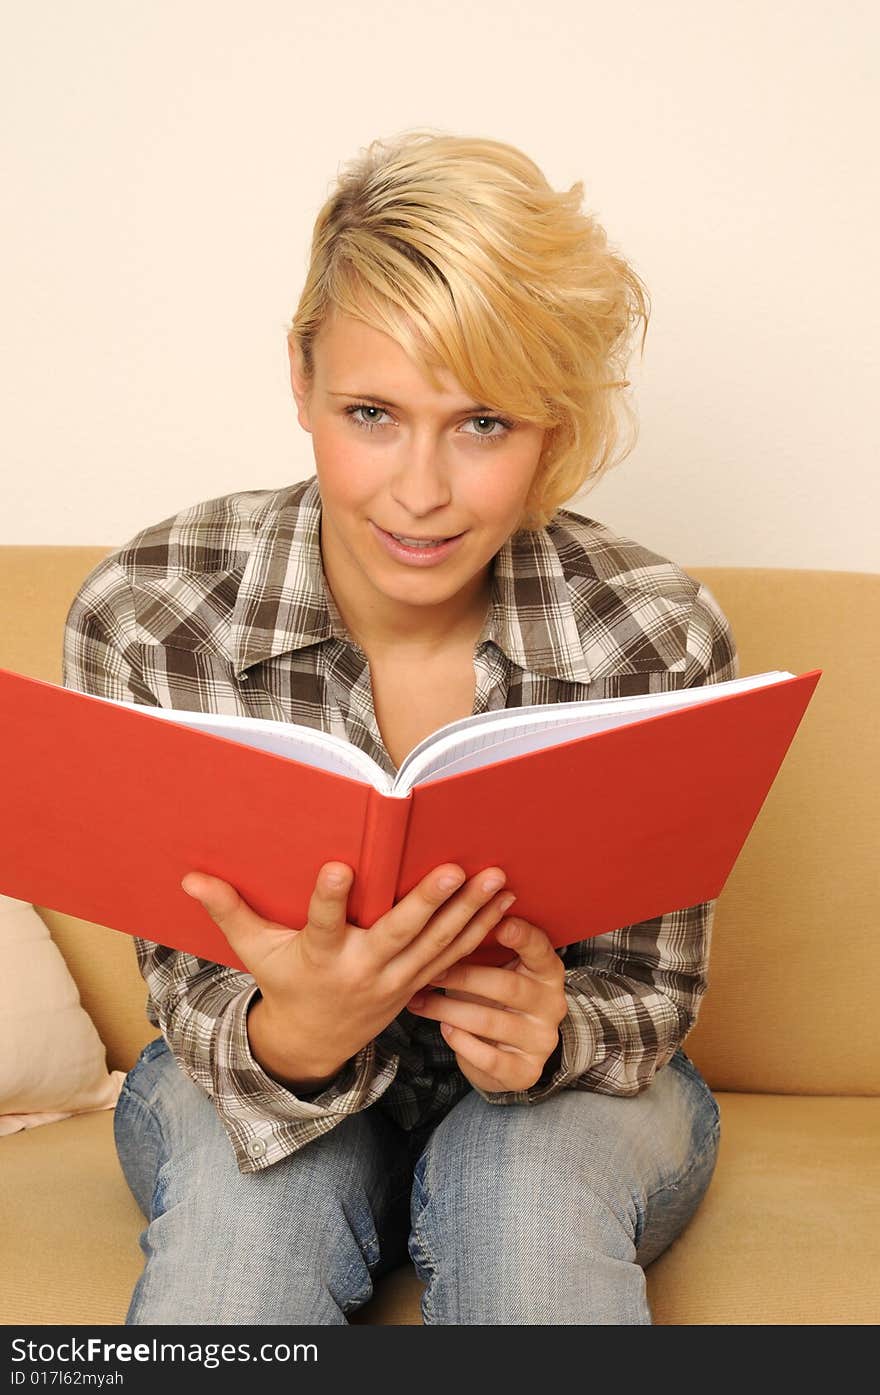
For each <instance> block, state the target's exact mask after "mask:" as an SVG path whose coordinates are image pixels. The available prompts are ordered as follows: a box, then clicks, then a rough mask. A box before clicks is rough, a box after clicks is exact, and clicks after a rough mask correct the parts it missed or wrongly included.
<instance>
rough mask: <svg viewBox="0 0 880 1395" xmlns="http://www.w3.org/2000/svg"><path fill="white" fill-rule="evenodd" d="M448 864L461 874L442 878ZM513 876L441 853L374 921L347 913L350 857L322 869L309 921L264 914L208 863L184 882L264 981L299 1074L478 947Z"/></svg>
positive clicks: (275, 1027)
mask: <svg viewBox="0 0 880 1395" xmlns="http://www.w3.org/2000/svg"><path fill="white" fill-rule="evenodd" d="M334 873H337V874H339V878H340V880H339V883H338V884H334V882H333V879H332V877H333V874H334ZM447 875H454V877H455V885H453V886H451V887H450V886H446V885H444V877H445V876H447ZM505 880H506V877H505V874H504V872H503V871H502V870H501V869H500V868H487V869H484V870H483V871H482V872H480V873H478V874H477V875H476V876H474V877H471V878H470V879H469V880H468V879H466V878H465V874H464V872H463V871H462V869H461V868H460V867H458V866H457V865H455V864H453V865H451V866H450V865H448V864H444V865H442V866H440V867H438V868H436V869H435V870H434V871H433V872H430V873H429V874H428V875H427V876H425V877H423V878H422V880H421V881H420V882H419V883H418V885H417V886H415V887H414V888H413V889H412V891H410V892H409V894H408V895H407V896H404V897H403V899H402V900H400V901H398V902H397V904H396V905H395V906H393V907H392V908H391V910H389V911H388V912H386V914H385V915H383V916H380V917H379V919H378V920H377V921H376V922H375V924H374V925H373V926H371V927H370V928H369V929H368V930H364V929H361V928H360V927H359V926H357V925H354V924H352V923H351V922H350V921H349V920H348V915H347V909H348V894H349V890H350V888H351V884H352V872H351V869H350V868H349V867H348V866H346V865H345V864H344V863H327V864H325V865H324V866H323V867H322V868H321V869H320V871H319V874H318V877H317V880H316V882H315V888H314V891H313V893H312V897H311V900H310V902H309V907H308V919H307V922H306V924H305V926H303V927H302V928H300V929H295V928H292V927H290V926H286V925H277V924H275V923H274V922H271V921H266V920H264V919H263V917H262V916H260V915H258V914H257V913H256V912H255V911H254V910H253V908H252V907H251V906H249V905H248V904H247V902H245V901H244V900H243V898H242V897H241V895H240V894H239V892H238V891H237V890H236V888H235V887H233V886H231V885H230V884H229V883H228V882H224V881H221V880H220V879H219V878H217V877H213V876H209V875H208V874H207V873H204V872H190V873H188V874H187V876H186V877H184V878H183V882H182V883H181V885H182V888H183V890H184V891H185V892H186V893H187V895H190V896H193V897H194V898H195V899H196V900H198V901H200V902H201V904H202V906H203V907H204V909H205V910H206V911H207V913H208V915H210V916H211V918H212V920H214V921H215V923H216V924H217V925H218V926H219V927H220V929H221V930H222V931H223V934H224V935H225V936H226V939H227V940H228V941H229V943H230V945H231V946H232V948H233V949H234V950H235V952H236V954H237V955H238V957H239V959H240V960H241V961H242V963H243V964H244V966H245V968H246V969H247V970H248V972H249V973H250V974H252V975H253V977H254V979H255V980H256V983H257V985H258V987H259V989H260V992H261V995H262V1000H263V1006H262V1008H261V1009H260V1012H261V1020H262V1023H263V1024H264V1028H265V1034H266V1037H267V1040H268V1042H269V1043H270V1045H271V1048H272V1050H271V1055H272V1060H273V1063H274V1069H275V1071H276V1073H279V1072H280V1073H281V1074H283V1075H284V1076H285V1077H286V1078H289V1079H293V1080H302V1079H305V1078H307V1077H313V1078H323V1077H329V1076H332V1075H334V1074H335V1073H336V1072H337V1071H338V1070H339V1069H340V1068H341V1066H342V1065H343V1064H344V1062H345V1061H347V1060H349V1059H350V1058H351V1057H352V1056H353V1055H354V1054H355V1053H356V1052H357V1051H359V1050H360V1049H361V1047H363V1046H364V1045H365V1044H366V1043H367V1042H369V1041H372V1040H373V1039H374V1038H375V1037H376V1036H377V1035H378V1034H379V1033H380V1032H381V1031H382V1030H383V1029H384V1028H385V1027H386V1026H387V1025H388V1024H389V1022H392V1021H393V1020H394V1018H395V1017H397V1015H398V1013H400V1012H401V1011H402V1009H403V1008H404V1007H405V1006H406V1003H407V1001H408V999H409V998H411V997H412V995H413V993H414V992H416V991H417V990H418V989H419V988H422V987H424V985H425V984H426V983H429V982H430V980H431V978H432V977H433V975H435V974H437V973H439V972H441V971H442V970H444V969H446V968H448V967H449V966H450V965H451V964H453V963H455V961H456V960H458V959H460V958H462V957H463V956H465V955H467V954H470V953H471V951H472V950H474V949H476V947H477V945H479V944H480V943H481V941H482V940H483V939H484V938H485V936H486V935H487V934H488V933H489V931H490V930H493V929H494V928H495V926H496V925H497V924H498V922H499V921H500V919H501V917H502V915H503V913H504V910H505V909H506V905H507V900H508V898H506V897H505V893H504V891H503V890H499V886H503V883H504V881H505ZM486 883H490V884H489V885H486ZM493 883H494V884H493Z"/></svg>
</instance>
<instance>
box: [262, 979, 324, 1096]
mask: <svg viewBox="0 0 880 1395" xmlns="http://www.w3.org/2000/svg"><path fill="white" fill-rule="evenodd" d="M247 1034H248V1043H249V1045H250V1050H251V1055H252V1056H253V1058H254V1060H255V1061H256V1062H257V1064H258V1065H259V1066H261V1067H262V1069H263V1070H264V1071H265V1072H266V1074H267V1075H270V1076H271V1077H272V1079H273V1080H275V1081H276V1082H277V1083H278V1084H279V1085H283V1086H284V1087H285V1089H287V1090H290V1091H291V1092H292V1093H293V1094H295V1095H313V1094H317V1093H318V1091H320V1090H322V1089H325V1088H326V1087H327V1086H328V1085H329V1084H331V1082H332V1081H333V1080H335V1078H336V1076H337V1075H338V1074H339V1072H340V1071H341V1070H342V1067H343V1066H344V1065H345V1062H344V1061H342V1062H340V1063H339V1064H337V1065H332V1064H328V1063H327V1062H324V1061H313V1060H311V1059H310V1058H309V1057H308V1056H307V1055H306V1053H304V1052H301V1051H300V1050H298V1049H295V1048H292V1047H291V1044H290V1042H289V1040H288V1039H286V1038H287V1037H288V1036H289V1033H288V1032H286V1031H285V1032H284V1033H283V1034H282V1033H281V1032H280V1031H279V1029H278V1027H277V1026H276V1024H275V1021H274V1019H273V1017H272V1013H271V1010H270V1008H269V1006H268V1004H267V1003H266V1000H265V998H263V997H262V995H260V996H257V997H255V998H254V999H253V1000H252V1002H251V1004H250V1007H249V1008H248V1013H247Z"/></svg>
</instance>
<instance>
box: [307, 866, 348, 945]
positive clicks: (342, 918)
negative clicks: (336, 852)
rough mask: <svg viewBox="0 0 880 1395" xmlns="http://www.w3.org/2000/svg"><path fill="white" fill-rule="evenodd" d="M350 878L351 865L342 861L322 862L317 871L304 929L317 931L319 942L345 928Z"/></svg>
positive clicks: (327, 939)
mask: <svg viewBox="0 0 880 1395" xmlns="http://www.w3.org/2000/svg"><path fill="white" fill-rule="evenodd" d="M351 880H352V878H351V868H350V867H347V866H346V864H345V863H344V862H325V863H324V866H323V867H322V868H321V869H320V871H319V872H318V878H317V881H316V882H315V889H314V891H313V892H312V896H311V900H310V901H309V909H308V923H307V924H306V927H305V929H306V931H313V932H315V931H316V932H317V938H318V940H319V942H325V941H329V940H331V939H332V938H333V937H334V936H338V935H339V934H341V932H342V931H343V930H344V929H345V926H346V923H347V915H348V893H349V891H350V889H351Z"/></svg>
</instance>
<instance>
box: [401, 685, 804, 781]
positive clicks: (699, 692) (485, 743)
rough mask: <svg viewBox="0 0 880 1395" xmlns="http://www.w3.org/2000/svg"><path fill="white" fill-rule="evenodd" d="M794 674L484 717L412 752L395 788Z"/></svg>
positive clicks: (518, 709) (459, 724) (465, 720)
mask: <svg viewBox="0 0 880 1395" xmlns="http://www.w3.org/2000/svg"><path fill="white" fill-rule="evenodd" d="M794 677H795V675H794V674H793V673H788V672H772V673H760V674H756V675H753V676H750V677H747V678H732V679H730V680H729V681H727V682H726V683H708V684H705V685H704V686H703V687H700V688H682V689H680V690H679V691H677V692H669V693H638V694H635V695H634V696H632V697H626V698H589V699H586V700H585V701H583V702H554V703H547V704H545V705H544V706H541V705H540V704H533V705H531V706H528V707H514V708H510V709H505V710H504V711H500V712H491V713H490V712H482V713H480V714H479V715H478V716H475V717H464V718H462V719H461V721H460V722H455V723H450V724H449V727H448V728H447V727H442V728H441V729H440V732H438V733H435V734H434V736H433V737H429V738H427V740H426V741H422V742H420V743H419V745H418V746H417V747H415V748H414V749H413V750H412V751H410V753H409V755H408V756H407V758H406V760H405V761H404V763H403V765H402V766H401V767H400V770H399V772H398V775H397V783H398V784H399V785H400V787H401V788H403V789H406V790H407V791H409V790H410V789H412V788H413V786H415V785H417V784H424V783H425V782H426V781H427V780H432V779H438V778H440V777H441V776H443V777H445V776H447V775H455V774H458V773H460V772H461V771H463V770H473V769H476V768H477V767H480V766H485V765H493V764H494V763H495V762H496V761H500V760H509V759H510V757H511V756H517V755H521V754H525V752H527V751H537V750H541V749H543V748H544V747H546V746H555V745H559V744H560V743H561V742H563V741H573V740H575V739H576V738H577V737H579V736H588V735H590V734H592V733H593V732H597V731H605V730H608V729H609V728H611V727H617V726H625V725H626V724H627V723H629V722H636V721H639V720H640V719H641V718H643V717H651V716H659V714H660V713H661V712H674V711H676V710H677V709H678V708H682V707H689V706H696V705H698V704H700V703H704V702H709V701H711V699H712V698H713V697H723V696H724V695H726V694H728V693H741V692H748V691H750V690H751V689H753V688H762V687H767V686H768V685H769V684H771V683H779V682H782V681H783V680H784V679H786V678H794Z"/></svg>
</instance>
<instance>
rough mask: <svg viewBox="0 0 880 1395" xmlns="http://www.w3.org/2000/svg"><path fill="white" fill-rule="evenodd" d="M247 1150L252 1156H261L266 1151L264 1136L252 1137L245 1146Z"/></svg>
mask: <svg viewBox="0 0 880 1395" xmlns="http://www.w3.org/2000/svg"><path fill="white" fill-rule="evenodd" d="M247 1150H248V1153H249V1154H250V1156H251V1157H252V1158H261V1157H262V1156H263V1154H264V1153H265V1151H266V1140H265V1139H264V1138H252V1139H251V1141H250V1143H249V1144H248V1146H247Z"/></svg>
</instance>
